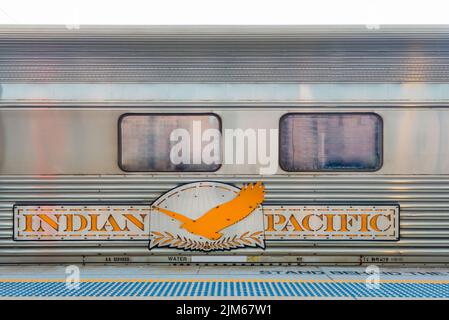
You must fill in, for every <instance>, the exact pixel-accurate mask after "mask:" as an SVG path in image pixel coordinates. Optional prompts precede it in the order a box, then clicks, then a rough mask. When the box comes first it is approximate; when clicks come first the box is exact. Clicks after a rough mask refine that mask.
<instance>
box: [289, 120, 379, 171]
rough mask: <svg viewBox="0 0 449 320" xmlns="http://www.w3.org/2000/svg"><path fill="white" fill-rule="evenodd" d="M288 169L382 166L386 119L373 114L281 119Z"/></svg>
mask: <svg viewBox="0 0 449 320" xmlns="http://www.w3.org/2000/svg"><path fill="white" fill-rule="evenodd" d="M280 165H281V167H282V168H283V170H285V171H333V170H336V171H337V170H346V171H374V170H378V169H379V168H380V167H381V165H382V119H381V118H380V117H379V116H378V115H376V114H372V113H338V114H337V113H329V114H326V113H303V114H299V113H296V114H287V115H285V116H284V117H283V118H282V119H281V122H280Z"/></svg>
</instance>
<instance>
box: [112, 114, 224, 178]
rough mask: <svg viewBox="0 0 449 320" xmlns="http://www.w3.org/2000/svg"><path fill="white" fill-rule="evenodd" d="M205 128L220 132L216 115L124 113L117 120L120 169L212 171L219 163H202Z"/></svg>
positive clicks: (219, 124) (206, 142)
mask: <svg viewBox="0 0 449 320" xmlns="http://www.w3.org/2000/svg"><path fill="white" fill-rule="evenodd" d="M208 129H216V130H218V132H220V130H221V123H220V119H219V117H218V116H217V115H213V114H182V115H180V114H126V115H124V116H122V117H121V119H120V121H119V132H120V133H119V136H120V137H119V139H120V143H119V144H120V147H119V148H120V150H119V165H120V168H121V169H122V170H124V171H136V172H139V171H140V172H142V171H162V172H163V171H166V172H170V171H216V170H218V168H219V167H220V164H219V163H215V162H214V163H208V164H206V163H204V162H203V158H202V154H201V153H202V150H203V148H204V146H205V145H206V144H208V143H209V142H208V141H207V140H206V141H205V142H203V139H202V137H203V133H204V132H205V131H206V130H208ZM174 130H176V131H175V132H174ZM172 134H173V136H172V139H171V138H170V137H171V135H172ZM206 136H208V135H206ZM194 139H196V141H195V142H194V141H193V140H194ZM180 143H183V144H184V145H182V146H181V145H180ZM186 143H187V145H185V144H186ZM198 143H199V144H198ZM218 143H220V142H218ZM220 148H221V146H220ZM220 148H217V149H220ZM181 153H184V154H183V155H182V154H181ZM181 156H182V159H183V160H182V161H179V159H180V158H181ZM218 157H220V155H218ZM220 159H221V158H220Z"/></svg>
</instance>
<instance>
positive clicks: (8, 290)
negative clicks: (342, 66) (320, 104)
mask: <svg viewBox="0 0 449 320" xmlns="http://www.w3.org/2000/svg"><path fill="white" fill-rule="evenodd" d="M0 297H13V298H14V297H16V298H18V297H29V298H36V297H55V298H57V297H66V298H70V297H83V298H112V297H117V298H170V297H171V298H173V297H177V298H204V297H213V298H226V297H234V298H278V297H289V298H308V299H311V298H312V299H313V298H318V299H319V298H326V299H329V298H330V299H332V298H337V299H339V298H340V299H342V298H349V299H366V298H368V299H369V298H415V299H416V298H418V299H422V298H434V299H442V298H446V299H449V281H410V280H408V281H384V282H380V283H379V284H378V285H377V287H376V286H375V287H373V286H369V285H367V284H366V283H365V282H364V281H352V280H346V281H334V280H329V281H327V280H326V281H314V280H306V281H297V280H282V281H278V280H272V281H270V280H266V279H264V280H222V279H215V280H214V279H212V280H179V279H174V280H170V279H164V280H88V281H82V282H80V283H79V284H78V287H70V286H68V285H67V284H66V283H65V282H64V281H60V280H38V281H36V280H26V279H24V280H7V279H3V280H0Z"/></svg>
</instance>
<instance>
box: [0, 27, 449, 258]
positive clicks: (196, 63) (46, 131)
mask: <svg viewBox="0 0 449 320" xmlns="http://www.w3.org/2000/svg"><path fill="white" fill-rule="evenodd" d="M448 36H449V29H448V28H447V27H439V26H432V27H424V26H423V27H394V26H382V27H380V28H376V27H365V26H351V27H349V26H348V27H346V26H338V27H337V26H327V27H318V26H314V27H312V26H310V27H307V26H303V27H139V26H135V27H93V26H81V27H80V28H65V27H62V26H61V27H25V26H23V27H18V26H14V27H12V26H11V27H8V26H3V27H1V28H0V263H2V264H15V263H183V264H189V263H219V264H222V263H224V264H352V265H359V264H371V263H383V264H418V265H420V264H447V263H448V262H449V107H448V105H449V104H448V103H449V69H448V68H449V64H448V59H449V37H448ZM176 129H182V130H181V131H179V132H177V131H175V130H176ZM184 134H185V135H187V136H188V141H190V142H191V145H187V146H179V145H178V147H179V148H181V149H182V148H184V147H185V148H186V149H185V150H188V152H187V156H186V158H185V159H184V158H183V157H182V156H181V158H182V159H180V161H178V162H176V161H175V162H173V161H171V160H170V159H171V157H172V156H173V155H175V156H176V155H178V156H179V154H177V153H173V146H174V145H176V144H177V143H178V142H180V141H181V138H182V137H183V135H184ZM195 134H197V135H199V139H200V142H198V143H195V137H194V136H195ZM173 136H175V138H176V139H172V138H173ZM263 139H265V140H263ZM262 140H263V142H261V141H262ZM228 144H229V145H230V147H227V146H228ZM205 148H209V149H207V150H208V151H209V152H205ZM239 148H240V149H241V150H243V151H242V152H243V156H242V157H239V155H237V153H238V150H239ZM230 149H231V150H234V151H231V152H230V151H229V150H230ZM211 150H212V152H210V151H211ZM248 150H249V151H248ZM261 150H262V151H261ZM232 152H234V153H232ZM229 154H231V155H230V156H229ZM208 157H209V158H208ZM210 157H212V160H211V159H210ZM183 159H184V160H185V161H184V162H182V161H181V160H183ZM214 159H218V160H219V161H215V162H214V161H213V160H214ZM178 160H179V159H178ZM259 187H260V188H263V189H264V190H263V199H262V198H257V197H262V195H260V194H259V195H258V196H256V195H255V196H254V197H253V198H251V197H250V196H249V195H248V199H250V200H249V201H250V202H249V203H250V204H251V205H250V207H251V210H250V212H249V211H248V212H247V213H245V212H243V211H244V210H243V209H242V208H243V207H244V206H245V205H246V203H244V204H242V203H243V202H242V201H243V199H244V197H245V192H244V191H245V190H250V191H251V190H256V188H259ZM254 192H255V191H254ZM239 197H240V198H239ZM256 198H257V199H256ZM235 199H237V200H238V199H242V201H241V202H242V203H237V202H233V200H235ZM254 199H255V200H254ZM251 201H253V202H251ZM225 204H229V208H231V207H232V210H231V209H226V210H224V209H223V210H222V212H212V209H213V208H214V207H220V206H225ZM209 209H210V210H209ZM208 210H209V211H208ZM206 211H207V212H210V213H211V214H210V215H208V217H209V218H208V219H209V220H207V219H206V218H207V217H206V216H207V215H206V214H205V212H206ZM186 212H187V213H186ZM230 213H232V214H233V215H232V216H231V214H230ZM228 216H229V217H228ZM224 217H226V219H224ZM220 219H222V220H223V221H221V220H220ZM227 219H228V220H227ZM232 219H234V220H232ZM219 220H220V221H219ZM231 220H232V221H231ZM201 221H205V222H204V223H202V224H201V225H200V222H201ZM226 221H229V222H226Z"/></svg>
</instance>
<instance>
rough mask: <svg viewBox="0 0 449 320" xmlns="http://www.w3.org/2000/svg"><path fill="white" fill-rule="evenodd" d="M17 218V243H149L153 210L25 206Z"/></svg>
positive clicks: (21, 208)
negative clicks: (63, 241) (45, 241)
mask: <svg viewBox="0 0 449 320" xmlns="http://www.w3.org/2000/svg"><path fill="white" fill-rule="evenodd" d="M14 216H15V225H14V239H15V240H123V239H128V240H129V239H148V234H149V220H150V207H149V206H127V205H113V206H112V205H111V206H105V205H98V206H96V205H89V206H83V205H40V206H28V205H25V206H15V207H14Z"/></svg>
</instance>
